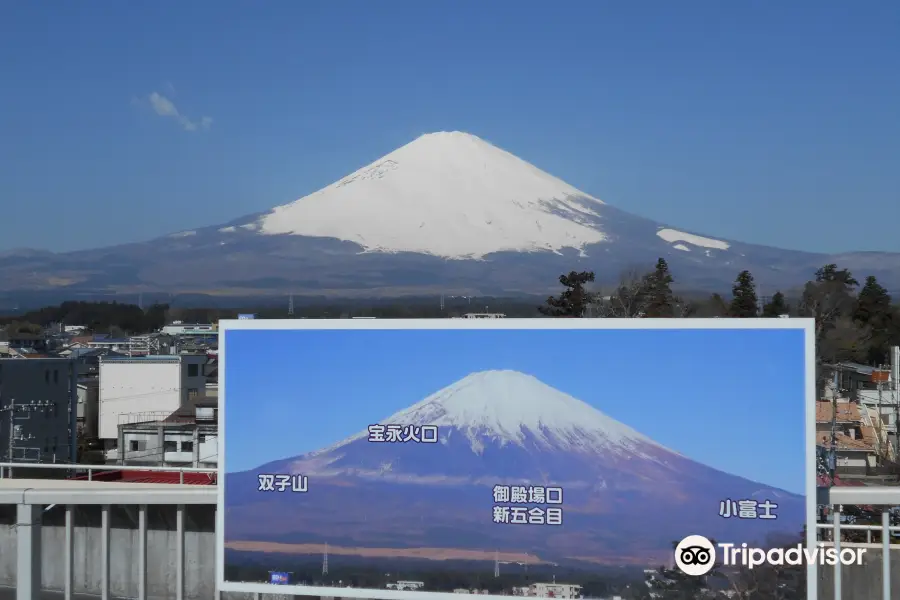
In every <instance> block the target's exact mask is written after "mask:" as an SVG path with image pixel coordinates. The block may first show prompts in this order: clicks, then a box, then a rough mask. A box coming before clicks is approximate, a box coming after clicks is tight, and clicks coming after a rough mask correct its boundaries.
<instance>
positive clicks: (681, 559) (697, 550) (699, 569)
mask: <svg viewBox="0 0 900 600" xmlns="http://www.w3.org/2000/svg"><path fill="white" fill-rule="evenodd" d="M715 564H716V547H715V545H714V544H713V543H712V542H711V541H709V540H708V539H706V538H705V537H703V536H702V535H689V536H687V537H686V538H684V539H683V540H681V541H680V542H678V545H677V546H675V566H677V567H678V568H679V569H681V571H682V572H683V573H684V574H685V575H693V576H695V577H699V576H700V575H706V574H707V573H709V572H710V571H711V570H712V568H713V567H714V566H715Z"/></svg>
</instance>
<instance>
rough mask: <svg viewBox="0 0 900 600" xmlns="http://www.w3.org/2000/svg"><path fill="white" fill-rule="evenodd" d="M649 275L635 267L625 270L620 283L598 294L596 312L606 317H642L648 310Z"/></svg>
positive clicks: (620, 277) (599, 315)
mask: <svg viewBox="0 0 900 600" xmlns="http://www.w3.org/2000/svg"><path fill="white" fill-rule="evenodd" d="M647 290H648V284H647V276H646V274H643V273H641V272H640V271H638V270H637V269H635V268H631V269H627V270H626V271H623V272H622V274H621V275H620V276H619V283H618V284H616V286H615V287H614V288H612V289H610V290H607V292H608V293H604V292H601V293H600V294H598V298H597V301H596V314H597V316H598V317H606V318H626V319H628V318H640V317H643V316H644V314H645V313H646V311H647V304H648V298H647Z"/></svg>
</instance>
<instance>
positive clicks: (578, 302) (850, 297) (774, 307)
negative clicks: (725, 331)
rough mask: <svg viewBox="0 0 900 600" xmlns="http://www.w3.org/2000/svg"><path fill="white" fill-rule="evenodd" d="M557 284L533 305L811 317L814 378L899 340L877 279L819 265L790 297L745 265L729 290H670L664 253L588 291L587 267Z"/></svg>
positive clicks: (638, 313) (633, 313) (897, 320)
mask: <svg viewBox="0 0 900 600" xmlns="http://www.w3.org/2000/svg"><path fill="white" fill-rule="evenodd" d="M559 282H560V284H561V285H562V286H563V291H562V293H560V294H559V295H558V296H551V297H549V298H547V300H546V302H545V304H544V305H542V306H540V307H539V308H538V310H539V311H540V312H541V314H543V315H546V316H553V317H620V318H690V317H732V318H779V317H782V316H789V317H807V318H813V319H815V342H816V360H817V365H819V367H820V368H819V369H818V373H817V379H818V380H819V383H820V385H821V384H823V377H824V376H825V371H826V370H825V369H823V368H821V367H822V365H823V364H826V363H832V364H833V363H838V362H858V363H864V364H868V365H873V366H882V365H886V364H888V363H889V362H890V348H891V346H898V345H900V307H898V306H896V305H895V304H894V303H893V300H892V298H891V295H890V294H889V293H888V291H887V289H885V288H884V286H882V285H881V284H880V283H878V280H877V279H876V278H875V277H873V276H868V277H866V278H865V280H864V281H863V282H862V283H860V282H859V281H858V280H857V279H856V278H855V277H854V275H853V274H852V273H851V272H850V271H849V270H847V269H841V268H838V266H837V265H835V264H828V265H824V266H823V267H822V268H820V269H819V270H817V271H816V272H815V273H814V274H813V278H812V279H811V280H810V281H807V282H806V284H805V285H804V286H803V288H802V291H801V292H800V293H799V294H798V297H797V298H794V299H789V298H787V297H786V296H785V294H783V293H782V292H780V291H779V292H776V293H775V294H774V295H772V297H771V298H769V299H767V300H766V301H765V302H761V301H760V298H759V297H758V295H757V289H756V283H755V281H754V279H753V275H752V274H751V273H750V272H749V271H741V272H740V273H738V275H737V277H736V278H735V280H734V284H733V286H732V289H731V295H730V296H729V297H725V296H722V295H721V294H712V295H711V296H710V297H708V298H706V299H705V300H687V299H684V298H681V297H679V296H678V295H677V294H676V293H675V292H674V291H673V290H672V286H673V284H674V283H675V278H674V276H673V275H672V273H671V272H670V270H669V265H668V264H667V263H666V261H665V259H662V258H660V259H659V260H658V261H657V263H656V266H655V268H654V269H653V270H652V271H648V272H646V273H641V272H640V271H637V270H635V271H630V272H627V273H624V274H623V275H622V276H621V278H620V280H619V282H618V284H617V285H615V286H612V287H611V288H610V289H608V290H600V291H592V290H591V289H590V288H589V286H590V284H591V283H593V282H594V273H592V272H590V271H583V272H575V271H572V272H570V273H568V274H564V275H561V276H560V278H559Z"/></svg>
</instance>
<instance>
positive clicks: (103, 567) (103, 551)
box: [100, 504, 109, 600]
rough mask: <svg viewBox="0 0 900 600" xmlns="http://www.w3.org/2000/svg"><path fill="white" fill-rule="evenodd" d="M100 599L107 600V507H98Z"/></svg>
mask: <svg viewBox="0 0 900 600" xmlns="http://www.w3.org/2000/svg"><path fill="white" fill-rule="evenodd" d="M100 557H101V558H100V598H101V599H102V600H109V505H108V504H104V505H103V506H101V507H100Z"/></svg>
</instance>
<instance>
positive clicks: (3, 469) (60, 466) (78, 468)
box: [0, 462, 218, 504]
mask: <svg viewBox="0 0 900 600" xmlns="http://www.w3.org/2000/svg"><path fill="white" fill-rule="evenodd" d="M16 469H56V470H58V471H71V473H70V477H79V476H81V477H83V476H87V478H88V481H93V480H94V475H95V474H98V473H112V472H116V471H147V472H151V473H154V472H155V473H178V483H180V484H183V483H184V475H185V473H206V474H208V475H212V474H215V473H217V472H218V470H217V469H210V468H201V467H145V466H140V465H80V464H65V463H25V462H0V479H13V478H14V477H13V476H14V473H15V470H16ZM95 504H96V503H95Z"/></svg>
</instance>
